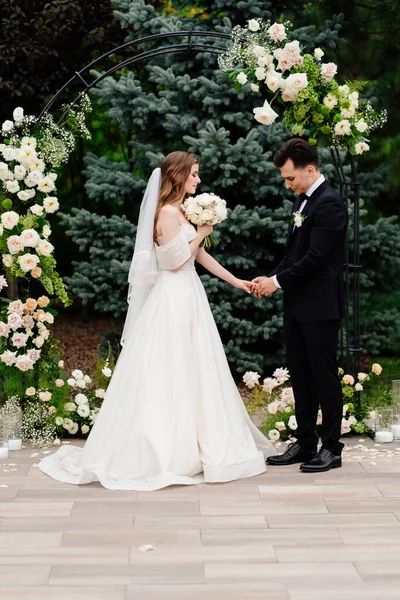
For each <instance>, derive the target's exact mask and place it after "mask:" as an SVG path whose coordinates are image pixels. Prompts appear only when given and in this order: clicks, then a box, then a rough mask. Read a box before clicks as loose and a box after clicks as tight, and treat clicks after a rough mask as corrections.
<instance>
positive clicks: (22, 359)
mask: <svg viewBox="0 0 400 600" xmlns="http://www.w3.org/2000/svg"><path fill="white" fill-rule="evenodd" d="M33 365H34V362H33V360H31V359H30V358H29V356H27V355H26V354H23V355H22V356H17V357H16V359H15V366H16V367H17V369H19V370H20V371H22V372H25V371H29V370H30V369H33Z"/></svg>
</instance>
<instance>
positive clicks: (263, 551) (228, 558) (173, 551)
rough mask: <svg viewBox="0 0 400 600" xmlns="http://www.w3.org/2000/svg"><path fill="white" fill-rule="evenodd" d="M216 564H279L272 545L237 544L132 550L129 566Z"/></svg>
mask: <svg viewBox="0 0 400 600" xmlns="http://www.w3.org/2000/svg"><path fill="white" fill-rule="evenodd" d="M215 562H217V563H218V562H224V563H226V562H229V563H248V562H251V563H268V562H277V560H276V554H275V550H274V548H273V546H272V544H268V543H265V542H264V543H263V544H253V545H250V544H247V545H244V544H237V545H235V546H226V545H225V546H211V545H209V546H206V545H204V546H200V547H193V548H165V547H164V548H163V547H156V548H155V550H153V551H151V552H141V551H140V550H139V548H131V550H130V557H129V564H132V565H167V564H173V565H176V564H205V563H215Z"/></svg>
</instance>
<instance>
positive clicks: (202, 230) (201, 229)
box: [197, 224, 213, 239]
mask: <svg viewBox="0 0 400 600" xmlns="http://www.w3.org/2000/svg"><path fill="white" fill-rule="evenodd" d="M212 232H213V226H212V225H207V224H205V225H199V226H198V228H197V233H198V234H199V236H200V237H202V238H203V239H204V238H205V237H207V236H208V235H210V234H211V233H212Z"/></svg>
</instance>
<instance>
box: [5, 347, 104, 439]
mask: <svg viewBox="0 0 400 600" xmlns="http://www.w3.org/2000/svg"><path fill="white" fill-rule="evenodd" d="M58 366H59V374H58V377H57V378H56V379H55V380H52V381H49V382H48V383H47V385H43V386H41V387H39V388H37V389H36V388H35V387H33V386H31V387H28V388H27V389H26V390H25V394H24V395H23V397H22V398H21V397H20V396H17V395H15V396H12V397H11V398H9V399H8V400H7V401H6V403H5V406H6V407H12V406H16V405H19V406H21V407H22V408H23V413H22V432H23V437H24V439H25V440H28V441H30V442H32V443H33V444H36V445H39V446H49V445H51V444H54V445H58V444H60V440H61V439H62V438H64V437H65V436H66V435H67V436H71V437H73V436H79V437H87V435H88V434H89V433H90V430H91V429H92V427H93V424H94V422H95V421H96V417H97V414H98V412H99V410H100V407H101V404H102V402H103V398H104V396H105V393H106V389H107V386H108V383H109V380H110V377H111V375H112V371H113V370H112V368H111V367H110V363H109V359H107V360H106V361H105V363H104V362H103V363H101V364H99V365H98V366H97V368H96V371H95V374H94V376H93V379H92V378H91V377H89V375H85V374H84V373H83V372H82V371H81V370H79V369H75V370H74V371H72V373H71V376H70V377H67V376H66V373H65V372H64V370H63V368H64V363H63V361H62V360H61V361H60V362H59V365H58Z"/></svg>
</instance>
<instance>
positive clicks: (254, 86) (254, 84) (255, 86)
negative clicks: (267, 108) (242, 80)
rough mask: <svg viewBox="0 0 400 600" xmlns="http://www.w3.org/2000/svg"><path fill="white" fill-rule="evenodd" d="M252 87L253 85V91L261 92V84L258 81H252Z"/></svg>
mask: <svg viewBox="0 0 400 600" xmlns="http://www.w3.org/2000/svg"><path fill="white" fill-rule="evenodd" d="M250 87H251V91H252V92H259V91H260V86H259V85H258V84H257V83H251V84H250Z"/></svg>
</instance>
